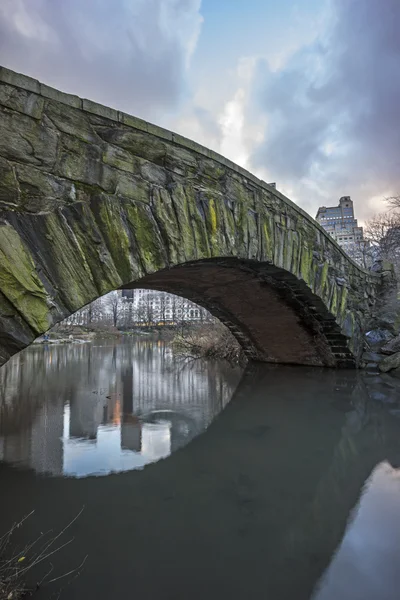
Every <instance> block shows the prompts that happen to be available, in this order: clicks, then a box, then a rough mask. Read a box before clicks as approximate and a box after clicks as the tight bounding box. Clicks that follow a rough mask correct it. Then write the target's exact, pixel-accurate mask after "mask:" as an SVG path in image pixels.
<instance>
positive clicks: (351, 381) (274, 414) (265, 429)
mask: <svg viewBox="0 0 400 600" xmlns="http://www.w3.org/2000/svg"><path fill="white" fill-rule="evenodd" d="M94 350H95V349H93V351H94ZM117 351H118V349H117ZM122 351H123V352H125V351H127V350H126V349H123V350H122ZM96 352H97V351H96ZM132 352H133V355H134V353H135V352H136V350H135V349H133V350H132ZM113 353H114V349H112V350H111V354H113ZM117 354H118V352H117ZM91 356H92V358H91V360H93V354H92V355H91ZM107 357H108V359H110V357H109V354H108V351H107ZM108 359H107V360H108ZM110 360H111V361H112V360H113V358H112V357H111V359H110ZM141 360H142V359H141ZM117 362H118V361H117ZM128 362H129V361H128ZM138 364H139V365H140V362H138ZM151 365H153V363H152V361H146V360H145V359H144V362H143V363H142V368H143V369H144V370H145V371H146V372H147V373H148V374H151V373H153V367H152V366H151ZM153 366H154V368H156V366H155V365H153ZM85 368H86V369H87V364H86V365H81V364H79V365H78V366H77V372H79V369H85ZM157 368H160V365H159V366H158V367H157ZM221 374H222V372H221ZM228 376H229V375H226V374H225V375H223V376H222V375H221V378H218V377H216V375H215V374H214V373H213V372H211V374H210V372H208V371H207V370H206V371H205V373H204V372H203V374H202V375H201V377H200V378H199V379H196V382H197V381H199V385H200V386H202V385H204V393H205V394H206V393H208V392H206V390H211V391H212V390H216V389H217V390H221V389H222V390H224V389H230V388H229V386H230V385H231V384H229V385H228V383H227V381H229V380H227V379H224V378H226V377H228ZM60 377H62V374H61V371H60ZM129 377H130V376H129V374H128V376H127V377H126V378H124V381H128V380H129ZM171 377H175V379H176V381H177V383H176V387H175V389H176V390H178V389H182V390H184V384H183V383H182V381H181V379H180V377H179V376H178V375H177V374H176V373H174V374H172V375H171ZM188 377H194V375H188ZM110 378H111V375H110ZM150 379H151V377H150ZM209 379H211V380H212V381H213V382H214V383H213V384H212V385H211V384H210V383H209V382H208V381H209ZM118 381H119V379H118V377H116V378H115V379H113V383H112V385H111V384H110V386H111V387H110V386H108V387H107V386H106V385H104V384H103V383H101V386H103V387H104V390H103V387H101V386H100V383H99V387H97V388H96V386H95V387H93V386H89V387H90V393H91V394H92V392H93V391H95V390H98V391H99V393H98V394H92V396H94V397H97V396H101V397H102V398H103V401H102V402H103V404H102V406H103V409H104V406H106V405H107V406H109V409H107V410H109V413H107V414H108V417H107V423H106V424H101V423H100V425H99V426H98V427H97V429H96V435H97V437H96V439H95V440H90V433H91V432H93V431H94V428H93V427H92V428H90V427H87V426H86V425H85V427H87V428H86V429H85V431H84V433H85V436H86V437H85V438H83V437H81V438H79V443H82V444H84V447H85V448H86V449H87V448H90V444H92V445H96V444H97V445H100V438H101V436H102V435H103V432H104V431H105V429H107V428H110V429H111V430H112V431H113V432H114V433H115V432H119V436H117V435H116V437H115V440H114V442H115V445H116V447H118V449H119V450H118V452H119V456H121V450H120V449H121V445H122V447H123V448H126V449H127V451H129V452H134V453H135V452H137V448H138V447H139V445H140V448H141V452H142V453H143V452H149V453H150V454H151V452H155V453H156V455H157V456H160V455H161V454H162V453H163V452H166V451H167V450H166V449H167V444H166V442H165V439H169V442H168V443H169V445H170V446H171V439H172V436H171V430H172V429H174V428H175V430H176V431H177V432H179V435H180V436H182V438H179V436H178V439H186V437H185V436H187V435H188V432H189V431H192V430H193V429H194V428H195V424H196V423H198V422H199V420H198V418H196V415H197V414H198V413H197V412H196V411H198V410H199V409H200V408H199V407H200V406H204V404H201V405H199V404H198V403H197V402H194V403H192V404H191V405H190V406H191V407H193V406H196V409H192V408H191V409H190V410H186V409H185V410H184V411H182V410H177V409H176V405H175V406H172V407H171V406H168V407H167V406H165V405H164V406H161V404H160V403H159V402H158V401H155V402H154V403H153V404H152V402H151V398H152V397H153V395H154V396H157V394H156V393H155V392H153V394H150V395H146V403H142V404H141V403H140V402H139V400H137V405H136V404H135V405H134V400H133V399H132V410H131V412H130V413H129V412H126V414H128V415H131V416H130V419H131V420H125V421H124V419H123V416H124V410H123V409H121V408H120V409H118V410H114V408H113V407H115V406H116V405H117V402H120V403H121V405H122V407H123V404H124V398H123V396H124V392H123V389H122V388H123V386H122V387H121V385H120V387H119V388H118ZM135 381H136V375H135V372H134V371H133V372H132V387H133V389H135ZM145 381H147V379H146V377H145ZM223 381H225V383H223ZM201 382H203V383H201ZM205 382H207V383H205ZM65 384H67V382H65ZM69 384H70V385H71V382H69ZM149 385H152V384H150V383H149ZM154 385H155V384H154ZM157 385H159V383H157ZM196 385H197V383H196ZM113 386H114V387H113ZM127 386H128V388H129V389H132V388H131V385H130V383H129V384H128V383H127ZM180 386H181V387H180ZM55 389H59V388H57V386H56V388H55ZM143 389H144V392H143V393H144V394H148V386H147V384H146V385H145V386H144V388H143ZM162 389H164V388H162ZM167 389H169V388H168V386H167ZM399 389H400V381H397V380H395V379H394V378H393V379H390V378H384V379H383V380H382V379H379V378H377V377H376V376H375V375H368V374H366V375H365V374H362V373H359V372H355V371H342V372H340V371H333V370H324V369H311V368H310V369H308V368H299V367H297V368H295V367H293V368H291V367H272V366H251V368H249V369H248V370H247V371H246V372H245V373H244V376H243V377H242V379H241V381H240V383H239V385H238V387H237V389H236V391H235V393H234V394H233V398H232V400H231V401H230V402H229V404H228V405H227V406H226V408H225V410H224V411H222V412H221V414H219V415H218V418H216V419H215V420H214V422H213V423H212V424H211V425H210V426H209V427H208V428H207V429H206V431H205V432H204V433H203V434H202V435H199V436H197V437H195V438H194V439H193V440H192V442H191V443H190V444H188V445H186V446H185V448H184V449H183V450H182V451H179V452H175V453H173V454H172V455H171V456H170V457H169V458H168V460H162V461H158V462H156V463H155V464H153V465H152V466H151V467H148V468H146V469H142V470H134V471H131V472H127V473H120V474H119V475H116V476H111V477H86V478H85V477H81V478H62V477H56V478H47V477H46V478H43V477H38V476H37V475H36V474H35V473H33V472H32V471H28V470H27V471H22V470H17V469H14V468H12V467H10V466H9V465H4V464H3V465H0V481H1V485H2V488H1V489H2V490H3V489H4V490H6V493H3V494H0V531H2V530H5V529H6V526H7V525H8V524H9V523H10V522H13V521H15V520H17V519H19V518H21V516H22V515H24V514H27V513H28V512H29V511H30V510H32V508H35V510H36V512H35V517H34V519H33V520H32V521H30V522H29V523H28V524H27V528H26V529H25V530H24V532H23V537H22V540H21V541H23V542H25V543H26V539H35V537H36V536H37V534H38V532H40V531H43V530H48V529H51V528H59V527H60V526H62V525H64V524H65V522H68V520H69V519H70V518H71V517H72V516H74V515H75V514H77V512H78V511H79V510H80V509H81V508H82V506H83V505H84V506H85V511H84V513H83V515H82V516H81V517H80V520H79V523H77V524H76V526H75V525H74V527H73V528H72V532H71V533H73V535H74V536H75V542H74V544H73V545H70V546H68V547H67V548H66V549H63V551H62V552H61V553H60V554H59V555H58V554H57V555H56V556H55V557H54V574H55V575H58V574H62V572H65V570H66V568H67V569H70V568H73V567H74V566H76V565H77V564H79V563H80V562H81V560H82V559H83V558H84V557H85V556H86V555H89V558H88V560H87V562H86V563H85V569H84V570H83V571H82V572H81V574H80V576H79V577H78V578H77V577H75V578H73V579H72V580H71V581H69V582H68V586H67V587H66V588H65V589H64V590H63V593H62V597H65V598H66V599H67V600H72V599H81V598H86V597H93V598H97V599H99V600H102V599H103V598H104V599H107V600H108V599H109V598H118V597H127V596H129V595H132V594H133V593H134V594H135V595H138V596H140V597H141V598H146V599H149V600H150V599H153V598H160V599H163V598H166V599H167V598H175V599H178V600H180V599H182V600H183V599H184V598H187V597H189V598H191V599H193V600H203V598H210V599H212V600H213V599H214V598H215V599H220V598H230V599H233V600H236V599H237V600H242V599H243V598H246V599H247V598H249V599H257V600H258V599H259V598H271V599H274V600H275V599H279V600H293V599H296V600H309V599H310V598H313V600H338V599H340V600H358V599H360V600H361V599H362V600H378V599H379V600H396V599H397V598H398V590H399V587H400V558H399V557H400V529H399V526H398V523H400V501H399V500H400V484H399V480H400V477H399V473H400V471H399V470H398V469H397V467H398V465H400V419H399V417H398V415H399V411H400V394H399ZM113 390H114V391H115V393H116V396H115V397H113V395H112V391H113ZM100 391H101V393H100ZM110 391H111V392H110ZM109 392H110V393H109ZM27 393H28V392H27ZM186 393H189V390H187V391H186V392H184V391H183V392H182V395H181V396H179V394H178V395H177V393H176V392H174V394H173V402H175V398H177V397H181V404H185V401H184V399H185V395H186ZM104 394H106V396H104ZM118 394H119V395H118ZM163 394H164V396H165V395H168V394H167V392H166V391H165V390H164V392H163ZM377 394H381V395H382V397H383V402H377V401H376V396H377ZM92 396H91V398H92ZM107 396H110V398H107ZM134 396H135V394H132V398H134ZM222 396H223V394H222V395H221V393H218V394H217V397H218V398H221V397H222ZM85 397H86V396H85ZM202 397H203V396H202ZM104 398H105V399H106V400H107V401H108V402H105V400H104ZM114 400H115V402H114ZM207 401H209V400H207V399H206V395H205V396H204V402H207ZM92 402H95V400H92ZM69 403H70V407H72V405H73V402H71V398H70V399H69ZM206 405H207V404H206ZM134 407H136V408H134ZM170 411H174V414H172V413H171V412H170ZM217 412H218V411H217ZM35 414H36V413H35ZM91 414H92V413H91ZM96 414H97V413H96ZM118 415H119V417H118ZM121 415H122V416H121ZM175 415H176V419H175ZM17 416H18V415H17V413H15V417H16V421H15V424H16V425H15V428H16V430H18V427H19V424H18V423H19V421H18V418H17ZM63 418H64V423H65V424H64V430H65V428H69V427H70V424H71V420H72V419H71V415H69V416H68V418H67V416H64V417H63ZM97 418H100V417H97ZM118 418H119V419H120V420H119V422H118ZM21 419H22V416H21ZM137 420H138V421H140V423H141V424H142V427H141V428H139V427H137ZM78 421H79V420H78ZM13 422H14V421H13ZM83 422H85V421H84V419H83ZM193 423H194V424H193ZM123 424H127V425H128V428H127V430H126V432H125V433H124V436H122V425H123ZM144 425H147V426H149V429H148V440H145V436H144ZM80 426H81V427H82V423H81V425H80ZM157 428H159V429H157ZM191 428H192V429H191ZM168 429H169V433H168V431H167V430H168ZM68 430H69V429H68ZM80 433H81V434H82V431H81V432H80ZM122 437H124V441H123V442H121V440H122ZM154 438H155V439H156V441H154ZM75 443H76V439H75ZM170 446H169V447H170ZM131 448H133V450H132V449H131ZM146 448H147V450H146ZM149 449H150V450H149ZM123 451H125V450H123ZM123 451H122V454H123ZM85 452H87V453H88V455H89V454H90V449H87V450H85ZM88 460H89V459H88ZM21 534H22V532H21ZM43 568H45V567H43ZM52 591H53V590H52ZM49 596H50V592H49V595H47V596H46V590H44V592H43V598H47V597H49Z"/></svg>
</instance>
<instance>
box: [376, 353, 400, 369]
mask: <svg viewBox="0 0 400 600" xmlns="http://www.w3.org/2000/svg"><path fill="white" fill-rule="evenodd" d="M393 369H400V352H396V354H392V355H391V356H387V357H386V358H384V359H383V361H382V362H381V363H380V364H379V370H380V371H382V373H387V372H388V371H392V370H393Z"/></svg>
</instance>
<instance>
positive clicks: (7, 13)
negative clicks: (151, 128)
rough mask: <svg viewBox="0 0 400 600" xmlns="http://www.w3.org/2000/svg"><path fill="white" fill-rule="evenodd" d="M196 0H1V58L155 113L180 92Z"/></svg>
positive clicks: (196, 19)
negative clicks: (111, 0)
mask: <svg viewBox="0 0 400 600" xmlns="http://www.w3.org/2000/svg"><path fill="white" fill-rule="evenodd" d="M200 2H201V0H114V1H113V2H110V1H108V0H84V1H82V0H68V2H63V1H58V0H1V5H0V58H1V63H2V64H3V65H4V66H8V67H9V68H11V69H14V70H16V71H20V72H23V73H25V74H28V75H31V76H33V77H36V78H38V79H40V80H42V81H44V82H46V83H48V84H50V85H53V86H55V87H57V88H59V89H62V90H65V91H69V92H72V93H75V94H78V95H80V96H84V97H88V98H91V99H95V100H96V101H98V102H102V103H104V104H107V105H110V106H113V107H116V108H120V109H122V110H125V111H127V112H132V113H135V114H137V115H139V116H142V117H144V118H148V119H151V118H152V119H153V120H154V119H156V118H157V115H158V114H159V113H161V112H163V113H164V112H168V111H172V110H173V109H174V108H176V107H177V106H178V105H179V102H180V101H181V98H182V95H183V93H184V92H185V86H186V73H187V69H188V67H189V64H190V58H191V55H192V53H193V51H194V49H195V46H196V43H197V39H198V36H199V33H200V29H201V23H202V17H201V15H200Z"/></svg>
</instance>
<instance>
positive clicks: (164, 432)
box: [142, 421, 171, 462]
mask: <svg viewBox="0 0 400 600" xmlns="http://www.w3.org/2000/svg"><path fill="white" fill-rule="evenodd" d="M170 430H171V425H170V423H168V422H167V421H164V422H161V423H145V424H144V425H143V429H142V455H143V456H144V457H145V460H146V462H154V461H156V460H159V459H160V458H165V457H166V456H168V455H169V454H170V452H171V435H170Z"/></svg>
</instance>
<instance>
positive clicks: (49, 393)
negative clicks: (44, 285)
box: [0, 339, 234, 475]
mask: <svg viewBox="0 0 400 600" xmlns="http://www.w3.org/2000/svg"><path fill="white" fill-rule="evenodd" d="M229 373H230V370H229ZM233 387H234V383H233V382H232V383H231V384H230V383H229V382H228V381H227V375H226V374H225V373H223V372H221V367H215V368H214V366H213V365H212V364H208V365H205V364H203V363H197V364H196V365H192V366H190V367H188V366H184V367H182V366H181V367H179V365H178V366H177V364H176V362H175V360H174V357H173V354H172V351H171V349H170V348H169V347H168V346H167V345H166V344H165V343H163V342H161V341H159V342H154V341H150V340H146V339H145V340H140V341H138V342H134V343H132V340H129V341H128V340H127V341H126V342H124V341H121V342H118V343H116V344H112V345H111V346H110V345H104V346H102V345H93V346H91V345H89V344H88V345H86V344H85V345H76V346H75V345H72V344H71V345H64V346H58V347H53V348H49V349H46V348H45V347H44V346H42V345H40V346H37V347H35V346H33V347H31V348H29V349H27V350H25V351H24V352H23V353H21V354H20V355H17V356H15V357H13V358H12V359H11V360H10V361H9V362H8V363H7V364H6V365H5V366H4V367H2V369H0V393H1V402H0V460H1V461H5V462H8V463H12V464H18V465H20V466H24V467H28V468H29V467H30V468H33V469H34V470H35V471H36V472H38V473H51V474H52V475H59V474H61V473H62V472H65V473H68V474H73V475H76V474H78V475H83V474H84V475H90V474H93V473H99V472H101V471H102V470H103V469H104V465H106V467H105V470H106V471H107V469H109V470H113V469H114V468H116V469H117V470H128V469H131V468H137V467H139V468H141V467H143V465H144V464H146V463H148V462H152V461H155V460H158V459H160V458H162V457H165V456H168V455H169V454H170V453H171V452H172V451H174V450H176V449H177V448H179V447H181V446H183V445H184V444H185V443H187V442H188V441H189V440H190V439H191V438H192V437H193V436H194V435H196V434H197V433H199V432H200V431H202V430H203V429H205V428H206V427H207V425H208V424H209V423H210V421H211V420H212V418H213V417H214V416H215V415H216V414H217V413H218V412H219V411H220V410H221V409H222V408H223V406H224V405H225V404H226V402H227V401H228V400H229V398H230V396H231V392H232V389H233ZM93 439H94V440H96V443H91V440H93Z"/></svg>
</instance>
